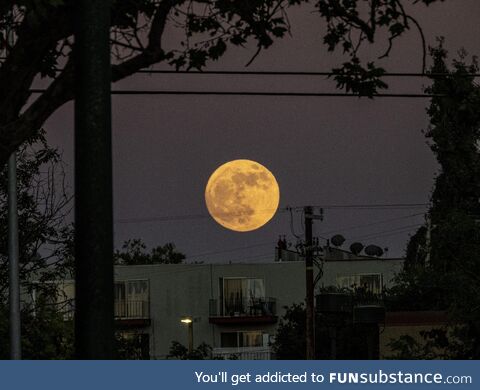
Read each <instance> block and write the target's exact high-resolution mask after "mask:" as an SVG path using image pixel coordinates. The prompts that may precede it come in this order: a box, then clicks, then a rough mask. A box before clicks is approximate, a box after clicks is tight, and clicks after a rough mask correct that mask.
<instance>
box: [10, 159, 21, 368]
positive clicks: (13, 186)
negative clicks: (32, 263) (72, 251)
mask: <svg viewBox="0 0 480 390" xmlns="http://www.w3.org/2000/svg"><path fill="white" fill-rule="evenodd" d="M8 273H9V280H10V283H9V304H10V358H11V359H12V360H19V359H21V358H22V349H21V342H20V337H21V331H20V277H19V254H18V211H17V159H16V155H15V152H13V153H12V154H11V155H10V157H9V158H8Z"/></svg>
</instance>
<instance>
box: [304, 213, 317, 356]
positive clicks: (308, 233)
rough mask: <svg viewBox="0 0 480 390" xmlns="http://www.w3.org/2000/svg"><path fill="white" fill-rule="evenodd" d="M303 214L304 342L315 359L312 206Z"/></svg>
mask: <svg viewBox="0 0 480 390" xmlns="http://www.w3.org/2000/svg"><path fill="white" fill-rule="evenodd" d="M304 214H305V277H306V279H305V287H306V294H307V296H306V300H305V301H306V313H307V318H306V344H307V360H312V359H315V307H314V297H313V288H314V287H313V247H312V225H313V208H312V207H311V206H305V207H304Z"/></svg>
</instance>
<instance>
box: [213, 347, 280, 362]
mask: <svg viewBox="0 0 480 390" xmlns="http://www.w3.org/2000/svg"><path fill="white" fill-rule="evenodd" d="M212 357H213V358H217V359H225V360H271V359H272V357H273V353H272V349H271V348H270V347H238V348H213V351H212Z"/></svg>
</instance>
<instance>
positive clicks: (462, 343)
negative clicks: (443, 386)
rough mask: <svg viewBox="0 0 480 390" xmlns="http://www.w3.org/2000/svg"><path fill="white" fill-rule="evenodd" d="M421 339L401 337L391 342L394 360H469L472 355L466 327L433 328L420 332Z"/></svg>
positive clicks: (407, 336)
mask: <svg viewBox="0 0 480 390" xmlns="http://www.w3.org/2000/svg"><path fill="white" fill-rule="evenodd" d="M420 337H421V339H415V338H413V337H412V336H409V335H402V336H400V337H399V338H398V339H396V340H392V341H391V342H390V343H389V344H388V346H389V347H390V348H391V349H392V351H394V352H393V354H392V355H391V356H389V357H388V358H389V359H395V360H411V359H419V360H431V359H446V360H451V359H462V360H465V359H471V358H472V356H473V355H474V352H475V351H474V349H475V346H474V343H473V340H472V338H471V336H470V335H469V334H468V327H466V326H455V327H452V328H450V329H449V328H434V329H431V330H429V331H426V330H424V331H420Z"/></svg>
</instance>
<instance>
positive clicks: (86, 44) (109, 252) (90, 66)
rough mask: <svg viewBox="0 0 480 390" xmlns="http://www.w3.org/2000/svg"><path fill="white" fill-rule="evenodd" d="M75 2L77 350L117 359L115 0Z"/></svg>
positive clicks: (80, 354)
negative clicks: (112, 26) (113, 104)
mask: <svg viewBox="0 0 480 390" xmlns="http://www.w3.org/2000/svg"><path fill="white" fill-rule="evenodd" d="M75 6H76V10H75V18H76V20H75V47H74V56H75V294H76V305H75V310H76V311H75V352H76V357H77V358H78V359H112V358H114V357H115V354H114V310H113V299H114V292H113V202H112V145H111V144H112V140H111V99H110V83H111V69H110V11H111V8H110V6H111V1H109V0H77V1H76V2H75Z"/></svg>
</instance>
